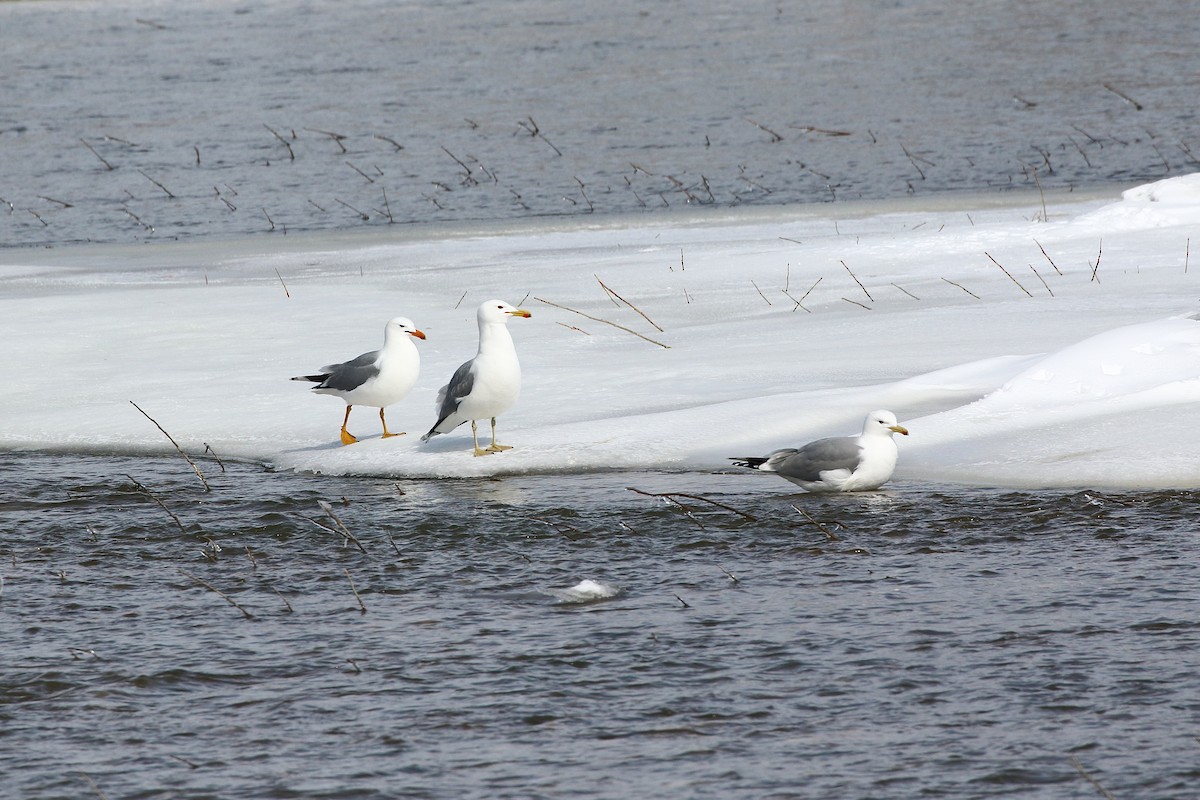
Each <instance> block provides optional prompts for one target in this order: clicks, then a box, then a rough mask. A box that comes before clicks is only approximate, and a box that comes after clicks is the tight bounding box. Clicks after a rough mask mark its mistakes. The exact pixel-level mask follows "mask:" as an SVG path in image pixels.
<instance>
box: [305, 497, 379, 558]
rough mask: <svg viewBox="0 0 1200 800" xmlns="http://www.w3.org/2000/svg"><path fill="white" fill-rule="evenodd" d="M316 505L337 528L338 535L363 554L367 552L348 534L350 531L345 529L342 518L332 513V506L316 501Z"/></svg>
mask: <svg viewBox="0 0 1200 800" xmlns="http://www.w3.org/2000/svg"><path fill="white" fill-rule="evenodd" d="M317 505H319V506H320V507H321V510H322V511H324V512H325V514H326V516H328V517H329V518H330V519H331V520H333V524H334V525H336V526H337V532H338V533H340V534H341V535H342V536H345V537H346V539H347V540H349V541H351V542H354V544H355V545H357V546H358V549H359V550H360V551H362V552H364V553H365V552H367V548H365V547H363V543H362V542H360V541H359V540H358V537H357V536H355V535H354V534H353V533H351V532H350V529H349V528H347V527H346V524H345V523H344V522H342V518H341V517H339V516H338V515H337V514H335V513H333V506H331V505H330V504H329V503H328V502H326V501H325V500H318V501H317Z"/></svg>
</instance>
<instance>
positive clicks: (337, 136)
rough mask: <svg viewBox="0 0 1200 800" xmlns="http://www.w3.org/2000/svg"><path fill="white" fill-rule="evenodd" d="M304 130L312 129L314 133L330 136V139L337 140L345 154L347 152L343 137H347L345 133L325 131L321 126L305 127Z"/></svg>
mask: <svg viewBox="0 0 1200 800" xmlns="http://www.w3.org/2000/svg"><path fill="white" fill-rule="evenodd" d="M304 130H306V131H311V132H312V133H319V134H321V135H322V136H328V137H329V138H330V139H333V141H335V142H337V146H338V147H340V148H342V153H343V154H344V153H345V152H346V145H344V144H342V139H345V138H346V137H345V136H344V135H343V134H340V133H334V132H333V131H323V130H321V129H319V128H305V129H304Z"/></svg>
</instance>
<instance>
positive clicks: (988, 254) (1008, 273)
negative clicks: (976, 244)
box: [983, 250, 1048, 297]
mask: <svg viewBox="0 0 1200 800" xmlns="http://www.w3.org/2000/svg"><path fill="white" fill-rule="evenodd" d="M983 254H984V255H985V256H987V257H988V260H989V261H991V262H992V263H993V264H995V265H996V266H997V267H1000V271H1001V272H1003V273H1004V274H1005V275H1007V276H1008V279H1009V280H1010V281H1012V282H1013V283H1015V284H1016V285H1017V288H1018V289H1020V290H1021V291H1022V292H1024V293H1025V294H1026V295H1028V296H1029V297H1033V295H1032V294H1030V293H1029V290H1028V289H1026V288H1025V287H1024V286H1022V285H1021V282H1020V281H1018V280H1017V279H1016V278H1014V277H1013V276H1012V273H1011V272H1009V271H1008V270H1006V269H1005V268H1004V265H1003V264H1001V263H1000V262H999V261H997V260H996V259H994V258H992V254H991V253H989V252H987V251H986V250H985V251H984V253H983ZM1047 288H1048V287H1047Z"/></svg>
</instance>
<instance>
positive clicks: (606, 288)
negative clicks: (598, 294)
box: [592, 273, 666, 333]
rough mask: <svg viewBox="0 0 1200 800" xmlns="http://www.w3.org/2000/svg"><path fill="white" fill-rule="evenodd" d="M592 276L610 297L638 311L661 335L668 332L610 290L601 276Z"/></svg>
mask: <svg viewBox="0 0 1200 800" xmlns="http://www.w3.org/2000/svg"><path fill="white" fill-rule="evenodd" d="M592 276H593V277H594V278H595V279H596V282H597V283H599V284H600V288H601V289H603V290H604V291H606V292H607V293H608V294H609V295H610V296H612V297H615V298H616V299H617V300H620V301H621V302H622V303H624V304H625V305H627V306H629V307H630V308H632V309H633V310H634V311H636V312H637V313H638V314H639V315H641V317H642V319H644V320H646V322H649V323H650V324H651V325H653V326H654V329H655V330H657V331H658V332H659V333H666V331H664V330H663V329H662V328H661V327H660V326H659V324H658V323H657V322H655V321H654V320H652V319H650V317H649V316H647V315H646V313H645V312H644V311H642V310H641V309H640V308H638V307H637V306H635V305H634V304H633V303H631V302H629V301H628V300H626V299H625V298H624V297H622V296H621V295H619V294H617V293H616V292H614V291H613V290H612V289H610V288H609V287H608V286H607V285H605V283H604V281H602V280H600V276H599V275H596V274H595V273H592Z"/></svg>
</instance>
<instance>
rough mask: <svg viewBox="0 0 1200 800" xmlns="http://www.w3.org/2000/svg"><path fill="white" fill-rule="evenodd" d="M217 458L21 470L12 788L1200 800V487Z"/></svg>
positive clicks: (11, 791)
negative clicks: (880, 485) (333, 469)
mask: <svg viewBox="0 0 1200 800" xmlns="http://www.w3.org/2000/svg"><path fill="white" fill-rule="evenodd" d="M202 466H203V469H204V471H205V473H206V475H207V476H208V478H209V480H210V482H211V486H212V489H211V491H205V490H204V488H203V487H202V486H201V484H200V481H199V480H198V478H197V477H196V475H195V474H194V473H193V472H192V470H191V469H190V468H189V467H188V466H187V464H186V463H185V462H183V461H182V460H181V459H154V458H141V457H139V458H133V457H104V458H99V457H96V458H91V457H78V456H59V455H37V454H4V455H0V477H2V478H3V483H4V486H5V492H4V496H3V499H2V500H0V529H2V530H3V542H2V545H0V557H2V558H3V564H2V566H0V575H3V577H4V581H5V583H4V591H3V596H2V597H0V618H2V621H3V627H2V632H0V638H2V639H3V640H4V646H3V648H2V649H0V664H2V667H0V773H3V774H4V776H5V779H4V783H5V787H4V792H3V794H4V796H6V797H14V798H15V797H47V798H48V797H85V796H93V794H94V792H95V791H97V790H98V791H101V792H103V793H104V795H105V796H107V797H110V798H118V797H138V798H157V797H162V798H167V797H240V798H260V797H261V798H268V797H271V798H279V797H306V798H316V797H345V798H350V797H355V798H365V797H380V798H382V797H401V796H402V797H439V798H450V797H483V796H489V797H493V796H501V797H564V796H568V795H572V794H576V795H580V796H586V797H612V798H618V797H620V798H626V797H796V798H800V797H805V798H830V797H887V798H898V797H1001V796H1020V797H1023V798H1056V799H1057V798H1070V797H1080V798H1084V797H1096V796H1098V791H1097V790H1096V788H1095V787H1094V786H1093V784H1092V783H1089V781H1088V779H1087V778H1085V777H1084V775H1083V773H1084V772H1085V773H1086V774H1087V775H1088V776H1089V777H1090V778H1091V780H1094V781H1096V782H1097V783H1099V784H1100V785H1101V786H1103V787H1104V788H1105V789H1106V790H1107V791H1109V792H1111V793H1112V794H1113V795H1114V796H1117V797H1156V798H1190V797H1194V796H1195V791H1196V787H1197V786H1198V785H1200V766H1197V765H1198V764H1200V760H1198V759H1197V753H1198V752H1200V739H1198V738H1197V734H1198V732H1200V731H1198V729H1197V727H1196V720H1197V719H1198V718H1200V717H1198V716H1197V715H1198V713H1200V693H1198V691H1197V682H1196V678H1195V676H1196V674H1197V668H1198V667H1200V664H1198V663H1197V652H1198V646H1200V621H1198V620H1200V599H1198V598H1197V595H1196V592H1195V587H1196V586H1197V585H1200V566H1198V565H1197V563H1196V559H1195V558H1193V557H1192V555H1193V553H1194V552H1195V548H1196V544H1197V536H1198V535H1200V534H1198V533H1197V531H1198V529H1200V505H1198V504H1197V499H1198V498H1197V496H1196V494H1195V493H1183V492H1159V493H1138V494H1100V493H1097V492H1087V491H1084V492H1013V491H995V490H984V489H975V488H955V487H946V486H924V485H912V484H904V483H900V484H896V485H894V486H892V487H891V488H890V489H889V490H888V491H885V492H881V493H874V494H865V495H858V496H838V497H818V496H811V495H802V494H791V493H790V492H789V491H788V486H787V485H786V484H785V483H784V482H782V481H778V480H770V479H769V478H770V477H771V476H761V475H756V474H749V473H747V474H701V473H678V474H670V473H655V474H633V475H631V474H602V475H573V476H564V477H551V476H530V477H512V478H505V479H503V480H484V481H476V480H470V481H394V480H361V479H359V480H355V479H339V478H328V477H317V476H309V475H296V474H277V473H271V472H268V471H265V470H263V469H262V468H260V467H256V466H252V465H241V464H226V465H225V471H221V470H220V469H219V467H218V466H217V465H216V464H214V463H211V462H207V463H204V464H203V465H202ZM629 487H632V488H633V489H637V490H639V491H638V492H635V491H631V490H630V488H629ZM639 492H646V493H650V494H661V493H680V494H678V495H677V496H675V497H674V498H673V500H674V502H669V501H668V500H667V499H664V498H661V497H652V496H648V495H647V494H642V493H639ZM686 494H690V495H695V497H687V496H683V495H686ZM322 501H324V502H327V503H329V504H330V505H329V508H330V509H331V510H332V512H333V515H334V516H336V517H337V520H340V522H341V524H343V525H344V526H345V528H346V530H348V531H349V532H350V533H351V534H352V535H353V536H354V538H355V539H356V540H357V541H358V542H359V543H361V545H362V547H361V549H360V548H359V547H358V546H357V545H356V544H355V543H354V542H353V541H350V540H348V539H347V538H346V536H345V535H344V534H340V533H338V532H337V527H338V522H337V521H335V520H334V518H333V516H331V515H330V514H329V513H328V512H327V511H326V510H325V509H324V508H323V507H322V506H321V505H320V504H321V502H322ZM718 503H719V504H720V505H717V504H718ZM176 520H177V521H176ZM584 579H590V580H593V581H596V582H598V583H601V584H605V585H607V586H610V587H612V588H614V589H616V590H617V592H616V594H615V595H614V596H612V597H610V598H608V599H600V600H593V601H590V602H577V603H570V602H563V601H562V599H561V596H560V595H561V593H560V592H558V590H562V589H566V588H568V587H571V586H574V585H576V584H577V583H579V582H580V581H581V580H584ZM233 604H236V607H235V605H233ZM1081 770H1082V772H1081ZM93 787H95V788H93Z"/></svg>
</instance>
